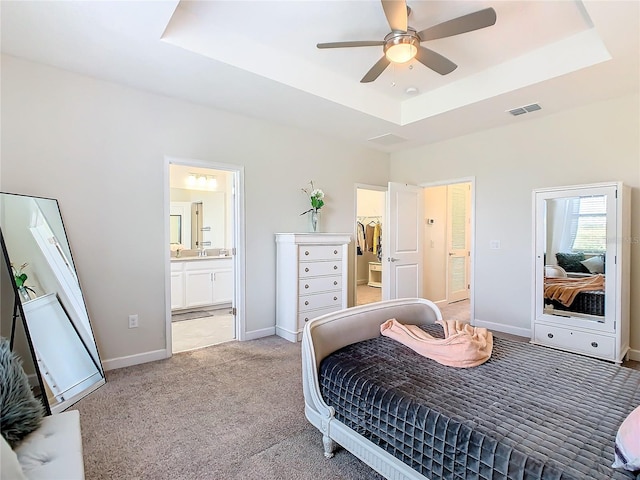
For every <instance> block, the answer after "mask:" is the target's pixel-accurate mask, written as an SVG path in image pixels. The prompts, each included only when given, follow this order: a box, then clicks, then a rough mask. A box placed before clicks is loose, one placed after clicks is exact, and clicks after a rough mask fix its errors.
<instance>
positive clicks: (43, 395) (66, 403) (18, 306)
mask: <svg viewBox="0 0 640 480" xmlns="http://www.w3.org/2000/svg"><path fill="white" fill-rule="evenodd" d="M4 196H11V197H21V198H25V199H33V200H46V201H49V202H55V206H56V209H57V212H58V215H59V218H60V224H61V227H62V232H63V233H64V235H65V241H66V244H67V247H68V253H69V255H70V259H69V260H70V261H71V266H72V267H73V272H74V274H75V277H76V280H77V282H78V288H79V290H80V294H81V297H82V306H83V307H84V311H85V314H86V317H87V321H88V325H89V329H90V332H89V333H90V334H91V336H92V337H93V340H94V345H95V355H96V356H97V358H96V357H94V355H93V353H92V351H91V350H90V349H89V347H88V346H87V344H86V342H85V340H84V339H83V337H82V335H81V334H80V333H79V332H78V327H77V326H76V325H75V323H74V322H73V321H72V319H71V317H70V316H69V313H68V312H67V309H66V308H65V307H64V305H63V304H62V302H58V304H59V305H60V307H61V308H62V310H63V311H64V313H65V314H66V316H67V318H68V319H69V323H70V324H71V326H72V327H73V331H74V332H75V335H76V336H77V338H78V340H80V343H81V344H82V347H84V349H85V351H86V353H87V355H88V357H89V358H90V359H91V361H92V363H93V364H94V366H95V367H96V369H97V373H99V374H100V377H101V378H100V379H99V380H98V381H96V382H94V383H93V384H91V385H89V386H88V387H87V388H85V389H84V390H82V391H80V392H78V393H75V394H73V395H72V396H71V397H70V398H68V399H67V398H66V399H64V400H62V401H59V402H57V403H55V404H54V405H53V406H52V404H50V402H49V398H48V396H47V390H46V388H45V383H44V380H43V377H42V375H43V374H42V372H41V371H40V366H39V364H38V359H37V355H36V349H35V348H34V343H33V336H32V334H31V332H30V329H29V322H28V319H27V316H26V315H25V309H24V306H23V299H22V298H21V296H20V292H19V289H18V285H17V284H16V282H15V280H14V273H13V270H12V267H11V265H12V263H11V257H10V255H9V251H8V248H7V245H6V242H5V236H4V232H3V230H2V227H3V225H2V223H3V222H2V221H0V246H1V247H2V253H3V257H4V261H5V265H6V268H7V271H8V276H9V281H10V283H11V285H12V289H13V293H14V306H13V318H12V321H11V338H10V347H11V349H13V345H14V340H15V333H16V329H17V317H18V316H20V318H21V320H22V326H23V330H24V333H25V337H26V340H27V344H28V346H29V350H30V353H31V359H32V361H33V365H34V369H35V373H36V376H37V380H38V386H39V388H40V394H39V397H40V400H41V402H42V403H43V405H44V408H45V411H46V414H47V415H51V414H52V413H59V412H62V411H64V410H66V409H67V408H69V407H70V406H71V405H73V404H75V403H76V402H78V401H79V400H81V399H82V398H84V397H85V396H87V395H89V394H90V393H91V392H93V391H94V390H96V389H97V388H99V387H101V386H102V385H104V384H105V383H106V378H105V373H104V367H103V366H102V361H101V358H100V352H99V351H98V348H97V344H96V342H95V334H94V331H93V326H92V325H91V318H90V317H89V310H88V309H87V305H86V300H85V297H84V293H83V291H82V286H81V285H80V279H79V277H78V272H77V270H76V267H75V261H74V259H73V252H72V250H71V245H70V243H69V237H68V235H67V230H66V228H65V225H64V220H63V218H62V212H61V210H60V204H59V202H58V200H57V199H55V198H47V197H39V196H35V195H25V194H17V193H10V192H0V199H1V198H2V197H4ZM2 208H4V206H2ZM1 215H4V211H2V212H0V216H1ZM52 293H55V294H56V297H58V292H52ZM43 296H44V295H43ZM38 298H40V297H38ZM32 300H34V299H32ZM58 300H59V298H58ZM93 375H95V374H93Z"/></svg>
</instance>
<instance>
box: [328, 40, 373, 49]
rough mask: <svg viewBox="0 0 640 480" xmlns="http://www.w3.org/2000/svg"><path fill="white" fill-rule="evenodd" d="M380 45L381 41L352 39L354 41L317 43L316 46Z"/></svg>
mask: <svg viewBox="0 0 640 480" xmlns="http://www.w3.org/2000/svg"><path fill="white" fill-rule="evenodd" d="M381 45H384V42H383V41H378V40H363V41H354V42H329V43H318V44H317V45H316V47H318V48H347V47H379V46H381Z"/></svg>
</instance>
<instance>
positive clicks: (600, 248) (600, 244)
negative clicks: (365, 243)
mask: <svg viewBox="0 0 640 480" xmlns="http://www.w3.org/2000/svg"><path fill="white" fill-rule="evenodd" d="M569 210H570V218H571V243H570V245H571V250H572V251H574V252H586V253H604V252H605V251H606V250H607V197H606V196H604V195H598V196H594V197H578V198H573V199H571V202H570V205H569Z"/></svg>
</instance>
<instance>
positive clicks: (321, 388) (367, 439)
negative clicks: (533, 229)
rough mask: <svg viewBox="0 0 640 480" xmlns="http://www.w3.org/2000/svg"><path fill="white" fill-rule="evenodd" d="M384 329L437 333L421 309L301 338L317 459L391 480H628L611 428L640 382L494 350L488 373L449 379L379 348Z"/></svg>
mask: <svg viewBox="0 0 640 480" xmlns="http://www.w3.org/2000/svg"><path fill="white" fill-rule="evenodd" d="M389 318H395V319H397V320H398V321H399V322H401V323H404V324H414V325H420V326H421V327H422V328H424V329H425V330H426V331H428V332H429V333H431V334H433V335H434V336H435V335H437V334H438V329H440V330H441V327H440V326H439V325H435V324H434V322H435V321H436V320H438V319H440V318H441V314H440V311H439V310H438V308H437V307H436V306H435V305H434V304H433V303H432V302H430V301H428V300H424V299H402V300H392V301H385V302H378V303H375V304H370V305H364V306H360V307H354V308H350V309H346V310H343V311H340V312H334V313H332V314H329V315H325V316H323V317H318V318H317V319H314V320H312V321H310V322H309V323H308V324H307V325H306V326H305V329H304V334H303V339H302V363H303V389H304V398H305V415H306V417H307V419H308V420H309V421H310V422H311V423H312V424H313V425H314V426H315V427H316V428H318V430H320V432H321V433H322V441H323V445H324V453H325V456H326V457H328V458H330V457H332V456H333V453H334V451H335V448H336V447H337V445H340V446H342V447H343V448H345V449H346V450H348V451H350V452H351V453H352V454H354V455H355V456H356V457H358V458H359V459H360V460H362V461H364V462H365V463H367V464H368V465H369V466H371V467H372V468H373V469H374V470H376V471H377V472H378V473H380V474H381V475H383V476H384V477H386V478H393V479H415V480H425V479H429V480H437V479H440V478H443V479H447V480H449V479H459V480H463V479H465V480H466V479H469V480H470V479H473V478H477V479H480V480H484V479H499V478H500V479H502V478H504V479H509V480H510V479H516V478H525V479H536V478H537V479H545V480H546V479H562V480H569V479H571V480H573V479H593V478H603V479H605V478H606V479H613V480H626V479H631V478H636V477H635V476H634V475H633V474H631V473H630V472H625V471H622V470H614V469H612V468H611V467H610V465H611V463H612V461H613V448H614V440H615V434H616V431H617V428H618V426H619V425H620V423H622V421H623V420H624V418H625V417H626V415H628V414H629V413H630V412H631V411H632V410H633V408H634V407H635V406H637V405H638V404H640V371H635V370H631V369H628V368H624V367H619V366H616V365H612V364H609V363H607V362H602V361H599V360H595V359H591V358H587V357H583V356H579V355H575V354H570V353H567V352H561V351H557V350H552V349H548V348H545V347H541V346H536V345H530V344H527V343H523V342H517V341H513V340H505V339H501V338H495V339H494V352H493V355H492V357H491V359H490V360H489V361H488V362H486V363H485V364H483V365H480V366H479V367H475V368H470V369H453V368H451V367H445V366H442V365H439V364H437V363H435V362H433V361H431V360H429V359H426V358H424V357H421V356H419V355H418V354H416V353H415V352H413V351H412V350H410V349H408V348H407V347H405V346H403V345H401V344H400V343H398V342H395V341H394V340H392V339H390V338H386V337H382V336H381V335H380V331H379V329H380V325H381V324H382V323H383V322H384V321H386V320H388V319H389ZM541 379H542V380H541ZM541 381H542V382H544V385H542V387H541V385H540V384H539V382H541Z"/></svg>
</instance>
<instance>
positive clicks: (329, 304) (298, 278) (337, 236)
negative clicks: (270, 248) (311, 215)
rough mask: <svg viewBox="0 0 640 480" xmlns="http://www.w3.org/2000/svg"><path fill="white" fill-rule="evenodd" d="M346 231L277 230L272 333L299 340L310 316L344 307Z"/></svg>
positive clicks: (346, 258)
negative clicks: (274, 303)
mask: <svg viewBox="0 0 640 480" xmlns="http://www.w3.org/2000/svg"><path fill="white" fill-rule="evenodd" d="M350 241H351V235H349V234H346V233H277V234H276V252H277V273H276V277H277V278H276V334H277V335H279V336H281V337H282V338H285V339H287V340H289V341H291V342H296V341H300V340H301V339H302V329H303V328H304V325H305V323H306V322H308V321H309V320H311V319H312V318H316V317H319V316H320V315H324V314H326V313H331V312H335V311H336V310H341V309H343V308H347V273H348V251H347V247H348V245H349V242H350Z"/></svg>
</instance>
